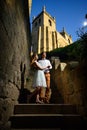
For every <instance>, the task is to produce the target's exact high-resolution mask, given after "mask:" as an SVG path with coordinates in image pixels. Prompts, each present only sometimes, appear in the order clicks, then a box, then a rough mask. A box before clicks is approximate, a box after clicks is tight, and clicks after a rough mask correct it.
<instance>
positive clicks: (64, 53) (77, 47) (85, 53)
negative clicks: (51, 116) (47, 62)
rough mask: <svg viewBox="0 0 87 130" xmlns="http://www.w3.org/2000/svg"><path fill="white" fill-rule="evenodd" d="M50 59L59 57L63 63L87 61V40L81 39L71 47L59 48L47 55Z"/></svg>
mask: <svg viewBox="0 0 87 130" xmlns="http://www.w3.org/2000/svg"><path fill="white" fill-rule="evenodd" d="M47 55H48V57H51V56H57V57H59V58H60V60H61V61H71V60H78V61H81V60H83V59H87V39H85V40H84V39H80V40H78V41H76V42H74V43H72V44H71V45H69V46H66V47H62V48H57V49H55V50H53V51H50V52H49V53H47Z"/></svg>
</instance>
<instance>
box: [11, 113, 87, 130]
mask: <svg viewBox="0 0 87 130" xmlns="http://www.w3.org/2000/svg"><path fill="white" fill-rule="evenodd" d="M10 121H11V128H15V129H23V128H25V129H26V128H32V129H34V128H39V129H41V128H50V129H52V128H64V129H66V128H67V129H69V130H70V129H71V128H73V129H74V128H75V129H76V128H77V129H82V130H83V128H84V127H86V122H84V120H83V118H82V117H81V116H80V115H76V114H15V115H12V116H11V117H10ZM86 128H87V127H86Z"/></svg>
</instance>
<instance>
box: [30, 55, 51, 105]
mask: <svg viewBox="0 0 87 130" xmlns="http://www.w3.org/2000/svg"><path fill="white" fill-rule="evenodd" d="M37 60H38V55H37V54H36V53H35V54H33V56H32V61H31V67H32V68H33V69H34V70H35V71H34V72H35V74H34V80H33V87H35V88H37V90H38V91H37V96H36V103H43V102H42V101H40V99H39V98H40V96H39V94H40V88H41V87H45V88H46V87H47V85H46V79H45V75H44V72H43V70H44V69H46V68H48V67H49V66H46V67H41V65H40V64H39V63H38V61H37Z"/></svg>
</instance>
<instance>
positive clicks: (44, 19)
mask: <svg viewBox="0 0 87 130" xmlns="http://www.w3.org/2000/svg"><path fill="white" fill-rule="evenodd" d="M71 43H72V38H71V36H69V35H68V34H67V33H66V32H65V30H64V29H63V31H62V32H61V33H59V32H57V31H56V20H55V18H54V17H52V16H51V15H50V14H48V13H47V12H46V9H45V7H43V9H42V12H41V13H40V14H39V15H38V16H37V17H36V18H35V17H34V18H33V21H32V51H33V52H37V53H38V54H39V53H41V52H42V51H47V52H48V51H51V50H53V49H56V48H59V47H64V46H67V45H69V44H71Z"/></svg>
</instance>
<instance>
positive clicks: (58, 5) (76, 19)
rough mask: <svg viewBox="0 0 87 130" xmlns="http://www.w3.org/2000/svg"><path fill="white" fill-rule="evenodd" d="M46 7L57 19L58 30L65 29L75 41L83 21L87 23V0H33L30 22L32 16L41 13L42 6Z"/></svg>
mask: <svg viewBox="0 0 87 130" xmlns="http://www.w3.org/2000/svg"><path fill="white" fill-rule="evenodd" d="M44 6H45V7H46V12H48V13H49V14H50V15H51V16H52V17H55V20H56V30H57V31H58V32H61V31H62V29H63V27H64V28H65V31H66V32H67V33H68V34H69V35H71V36H72V40H73V42H74V41H76V40H77V39H78V38H79V37H78V35H77V33H76V32H77V31H78V30H79V28H82V27H83V26H84V25H83V23H84V22H85V23H87V19H86V18H85V15H86V14H87V0H32V8H31V15H30V22H31V25H32V18H33V17H34V16H35V17H36V16H37V15H38V14H39V13H41V11H42V8H43V7H44Z"/></svg>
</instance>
